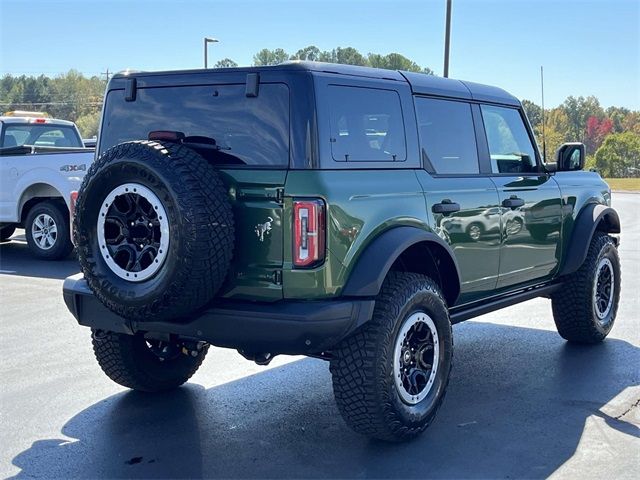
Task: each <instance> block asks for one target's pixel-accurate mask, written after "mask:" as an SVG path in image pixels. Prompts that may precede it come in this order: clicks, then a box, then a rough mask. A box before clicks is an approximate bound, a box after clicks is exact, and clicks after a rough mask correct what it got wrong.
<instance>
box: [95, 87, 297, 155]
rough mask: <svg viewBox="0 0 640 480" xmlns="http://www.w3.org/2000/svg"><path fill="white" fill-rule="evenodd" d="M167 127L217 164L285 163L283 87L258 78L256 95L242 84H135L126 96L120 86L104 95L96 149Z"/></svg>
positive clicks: (149, 135) (155, 136)
mask: <svg viewBox="0 0 640 480" xmlns="http://www.w3.org/2000/svg"><path fill="white" fill-rule="evenodd" d="M158 132H170V134H171V135H173V136H174V137H175V138H177V139H180V141H181V142H183V143H185V144H188V145H190V146H191V147H192V148H195V149H196V150H197V151H198V152H199V153H201V154H202V155H203V156H204V157H205V158H207V160H209V161H211V162H213V163H216V164H219V165H230V164H231V165H251V166H271V167H274V166H278V167H280V166H288V165H289V89H288V87H287V85H285V84H281V83H272V84H268V83H265V84H260V90H259V94H258V96H257V97H249V96H247V94H246V86H245V85H244V84H242V85H206V86H184V87H158V88H140V89H138V93H137V97H136V100H135V101H133V102H127V101H125V99H124V91H123V90H113V91H111V92H109V94H108V96H107V105H106V107H105V112H104V120H103V125H102V133H101V136H100V154H102V153H103V152H104V151H105V150H107V149H108V148H110V147H112V146H114V145H117V144H118V143H122V142H127V141H131V140H147V139H152V140H160V139H162V138H161V137H162V133H160V136H158V135H159V133H158Z"/></svg>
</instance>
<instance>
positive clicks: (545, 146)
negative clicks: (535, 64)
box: [540, 65, 547, 163]
mask: <svg viewBox="0 0 640 480" xmlns="http://www.w3.org/2000/svg"><path fill="white" fill-rule="evenodd" d="M540 91H541V93H542V158H543V160H544V162H545V163H546V162H547V141H546V138H545V136H544V70H543V69H542V65H540Z"/></svg>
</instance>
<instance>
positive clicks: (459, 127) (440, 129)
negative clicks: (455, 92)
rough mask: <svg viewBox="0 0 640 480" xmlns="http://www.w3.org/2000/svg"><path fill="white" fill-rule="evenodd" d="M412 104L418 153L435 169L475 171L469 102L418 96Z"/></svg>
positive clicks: (452, 172)
mask: <svg viewBox="0 0 640 480" xmlns="http://www.w3.org/2000/svg"><path fill="white" fill-rule="evenodd" d="M415 104H416V114H417V116H418V132H419V134H420V145H421V147H422V155H423V156H426V158H427V159H428V160H429V162H430V163H431V165H432V166H433V168H434V169H435V171H436V173H439V174H474V173H478V172H479V167H478V149H477V147H476V135H475V131H474V128H473V117H472V114H471V105H470V104H468V103H464V102H453V101H450V100H435V99H432V98H421V97H417V98H416V100H415Z"/></svg>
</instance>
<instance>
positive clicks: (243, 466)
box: [0, 194, 640, 478]
mask: <svg viewBox="0 0 640 480" xmlns="http://www.w3.org/2000/svg"><path fill="white" fill-rule="evenodd" d="M614 206H615V207H616V208H617V209H618V212H619V213H620V215H621V220H622V227H623V234H622V245H621V248H620V255H621V258H622V270H623V292H622V297H621V305H620V310H619V313H618V318H617V321H616V326H615V327H614V329H613V331H612V333H611V335H610V336H609V338H608V339H607V340H606V341H605V342H604V343H603V344H600V345H597V346H590V347H582V346H572V345H568V344H567V343H566V342H564V341H563V340H562V339H561V338H560V337H559V336H558V334H557V333H556V331H555V326H554V324H553V320H552V317H551V307H550V304H549V302H548V301H547V300H543V299H536V300H532V301H529V302H526V303H524V304H520V305H516V306H514V307H511V308H508V309H506V310H503V311H500V312H496V313H492V314H489V315H485V316H483V317H480V318H478V319H475V320H473V321H469V322H466V323H463V324H460V325H457V326H456V327H455V328H454V336H455V337H454V338H455V358H454V367H453V371H452V378H451V383H450V387H449V392H448V394H447V398H446V400H445V403H444V406H443V408H442V409H441V411H440V413H439V415H438V418H437V419H436V421H435V423H434V424H433V425H432V426H431V428H430V429H429V430H428V431H427V432H426V434H425V435H423V436H422V437H420V438H419V439H418V440H416V441H414V442H411V443H408V444H402V445H389V444H384V443H380V442H373V441H369V440H367V439H365V438H363V437H360V436H358V435H357V434H355V433H353V432H352V431H351V430H349V429H348V428H347V426H346V425H345V424H344V422H343V421H342V419H341V418H340V416H339V414H338V411H337V408H336V406H335V404H334V401H333V396H332V390H331V379H330V375H329V371H328V365H327V364H326V363H325V362H323V361H321V360H315V359H302V358H297V357H296V358H291V357H278V358H276V360H275V361H274V362H273V363H272V364H271V365H270V366H269V367H266V368H265V367H259V366H256V365H254V364H252V363H250V362H248V361H245V360H244V359H243V358H242V357H240V355H238V354H237V353H236V352H233V351H230V350H222V349H212V350H211V351H210V353H209V356H208V358H207V360H206V361H205V363H204V365H203V367H202V368H201V369H200V371H199V372H198V373H197V374H196V375H195V376H194V377H193V378H192V380H191V382H190V383H188V384H187V385H186V386H185V387H182V388H180V389H178V390H176V391H174V392H171V393H169V394H164V395H161V396H153V395H145V394H140V393H136V392H131V391H128V390H125V389H123V388H122V387H119V386H118V385H116V384H114V383H112V382H111V381H110V380H108V379H107V377H106V376H105V375H103V373H102V372H101V370H100V369H99V367H98V365H97V363H96V362H95V361H94V358H93V353H92V351H91V344H90V336H89V332H88V330H86V329H84V328H81V327H78V326H77V325H76V324H75V323H74V320H73V318H72V317H71V315H70V314H69V313H68V312H67V310H66V308H65V306H64V304H63V301H62V296H61V288H62V280H63V279H64V277H66V276H67V275H70V274H73V273H76V272H77V271H78V267H77V265H76V263H75V261H74V260H71V259H70V260H67V261H63V262H56V263H48V262H41V261H37V260H34V259H32V258H31V257H30V255H29V254H28V251H27V247H26V244H25V242H24V237H23V236H22V237H21V236H20V233H22V232H18V235H17V237H16V238H15V239H14V240H13V241H12V242H10V243H8V244H2V245H0V327H1V335H0V355H1V358H0V419H1V426H2V428H1V429H0V445H2V448H1V449H0V475H1V476H2V477H3V478H6V477H12V476H17V477H40V478H41V477H55V478H69V477H91V478H105V477H109V478H115V477H136V478H140V477H154V478H157V477H171V478H178V477H190V478H193V477H221V478H229V477H259V478H265V477H269V478H273V477H294V478H299V477H313V478H317V477H331V478H335V477H342V478H344V477H359V478H363V477H365V478H370V477H375V478H382V477H385V478H386V477H397V478H425V477H445V478H522V477H526V478H534V477H535V478H538V477H548V476H550V475H554V476H557V477H561V478H576V477H578V478H637V474H638V471H640V406H639V402H640V315H638V313H637V312H638V311H640V293H638V285H639V284H640V215H639V213H638V212H639V211H640V195H634V194H614Z"/></svg>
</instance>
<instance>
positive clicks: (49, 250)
mask: <svg viewBox="0 0 640 480" xmlns="http://www.w3.org/2000/svg"><path fill="white" fill-rule="evenodd" d="M25 226H26V237H27V245H28V246H29V249H30V250H31V252H32V253H33V254H34V255H35V256H36V257H38V258H42V259H43V260H59V259H61V258H65V257H67V256H68V255H69V254H70V253H71V250H73V244H72V243H71V234H70V232H69V212H68V211H67V208H66V207H63V206H62V205H60V204H58V203H56V202H52V201H46V202H42V203H38V204H36V205H35V206H34V207H33V208H32V209H31V210H29V213H28V214H27V219H26V221H25Z"/></svg>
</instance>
